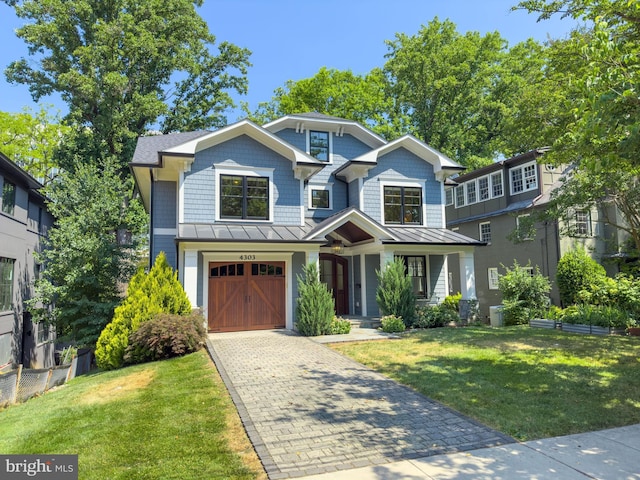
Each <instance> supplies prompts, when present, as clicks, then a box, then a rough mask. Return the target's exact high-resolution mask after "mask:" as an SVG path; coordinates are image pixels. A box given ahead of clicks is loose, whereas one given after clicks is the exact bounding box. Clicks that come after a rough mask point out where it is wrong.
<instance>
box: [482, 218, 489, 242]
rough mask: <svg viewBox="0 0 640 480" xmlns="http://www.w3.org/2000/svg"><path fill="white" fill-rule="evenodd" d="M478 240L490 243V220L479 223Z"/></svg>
mask: <svg viewBox="0 0 640 480" xmlns="http://www.w3.org/2000/svg"><path fill="white" fill-rule="evenodd" d="M480 241H481V242H487V243H491V222H484V223H481V224H480Z"/></svg>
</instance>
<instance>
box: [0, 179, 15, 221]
mask: <svg viewBox="0 0 640 480" xmlns="http://www.w3.org/2000/svg"><path fill="white" fill-rule="evenodd" d="M15 206H16V186H15V184H13V183H11V182H9V181H7V180H6V179H5V181H4V184H3V185H2V211H3V212H4V213H6V214H7V215H13V211H14V210H15Z"/></svg>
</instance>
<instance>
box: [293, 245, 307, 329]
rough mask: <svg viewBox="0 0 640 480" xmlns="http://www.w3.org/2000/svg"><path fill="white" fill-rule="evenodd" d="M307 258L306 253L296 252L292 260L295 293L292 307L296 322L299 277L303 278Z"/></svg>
mask: <svg viewBox="0 0 640 480" xmlns="http://www.w3.org/2000/svg"><path fill="white" fill-rule="evenodd" d="M306 261H307V256H306V255H305V254H304V252H295V253H294V254H293V256H292V258H291V274H292V275H293V279H292V281H293V289H292V290H293V291H292V292H291V298H292V301H293V305H291V308H292V312H293V318H294V321H296V320H297V318H296V306H297V305H298V302H297V298H298V277H302V276H303V272H302V268H303V267H304V266H305V265H306Z"/></svg>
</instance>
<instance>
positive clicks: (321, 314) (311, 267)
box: [296, 263, 335, 337]
mask: <svg viewBox="0 0 640 480" xmlns="http://www.w3.org/2000/svg"><path fill="white" fill-rule="evenodd" d="M334 314H335V307H334V302H333V295H331V292H330V291H329V290H328V289H327V286H326V285H325V284H324V283H322V282H321V281H320V276H319V275H318V267H317V265H316V264H315V263H310V264H308V265H306V266H305V267H303V275H302V276H300V275H298V298H297V300H296V319H297V329H298V332H300V334H301V335H304V336H307V337H308V336H317V335H327V334H329V333H331V321H332V320H333V317H334Z"/></svg>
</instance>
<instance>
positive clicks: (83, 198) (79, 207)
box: [30, 164, 144, 345]
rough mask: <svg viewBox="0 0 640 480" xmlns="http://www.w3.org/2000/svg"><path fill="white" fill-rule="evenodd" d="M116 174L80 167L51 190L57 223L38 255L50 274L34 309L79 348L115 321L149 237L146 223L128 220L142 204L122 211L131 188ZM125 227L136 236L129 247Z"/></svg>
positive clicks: (41, 282) (40, 283)
mask: <svg viewBox="0 0 640 480" xmlns="http://www.w3.org/2000/svg"><path fill="white" fill-rule="evenodd" d="M117 170H118V169H117V166H115V165H112V164H106V165H104V166H103V167H102V168H101V169H98V168H97V167H96V166H95V165H92V164H86V165H79V166H78V168H76V170H75V171H74V172H73V174H70V173H69V172H62V173H61V174H60V175H59V177H58V180H57V181H55V182H51V184H50V186H49V188H48V189H47V195H48V197H49V199H50V202H49V209H50V211H51V213H52V214H53V215H54V216H55V218H56V219H57V221H56V224H55V225H54V226H53V228H51V229H50V230H49V232H48V233H49V234H48V237H47V238H46V239H45V240H44V244H45V247H46V248H45V249H44V250H43V251H42V252H40V253H37V258H38V262H39V263H40V264H43V265H44V266H45V269H44V272H43V274H42V276H41V277H40V278H39V279H38V280H37V281H36V285H35V295H34V298H33V299H32V301H31V303H30V309H31V311H32V313H33V314H34V318H35V319H36V320H37V321H44V322H46V323H50V324H54V325H55V326H56V331H57V333H58V336H59V337H66V338H68V339H71V340H73V341H75V342H76V343H78V344H80V345H93V344H95V342H96V340H97V338H98V335H99V334H100V332H101V331H102V329H103V328H104V326H105V325H106V324H107V323H108V322H109V321H110V319H111V317H112V315H113V309H114V308H115V306H116V305H117V304H118V302H119V301H120V291H119V288H118V286H119V284H121V283H123V282H126V281H127V280H128V279H129V277H130V276H131V273H132V271H133V269H134V268H133V265H134V264H135V261H136V259H135V251H136V249H137V247H138V242H139V241H140V239H141V238H142V234H143V233H144V223H138V224H137V225H136V224H134V222H132V221H131V219H130V218H129V217H130V216H132V214H133V212H135V211H138V212H140V211H142V206H141V204H140V203H139V202H137V201H136V202H133V203H132V204H131V205H130V206H129V207H128V208H126V209H125V208H123V205H122V197H123V195H125V193H126V190H127V187H126V186H125V185H124V184H123V183H122V182H121V181H120V180H119V177H118V173H117ZM134 216H137V217H140V214H139V213H138V214H137V215H134ZM122 225H127V228H128V229H129V230H130V231H132V233H133V234H134V235H133V236H132V237H131V239H130V240H129V241H128V242H127V243H126V244H123V242H122V240H121V239H119V238H118V236H119V235H118V233H119V230H120V227H121V226H122Z"/></svg>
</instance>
